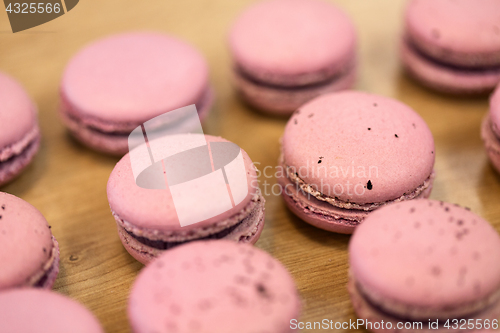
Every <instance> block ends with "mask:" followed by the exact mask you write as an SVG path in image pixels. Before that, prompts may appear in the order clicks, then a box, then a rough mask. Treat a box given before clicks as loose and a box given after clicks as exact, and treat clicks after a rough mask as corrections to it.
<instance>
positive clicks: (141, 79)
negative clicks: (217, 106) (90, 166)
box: [61, 32, 209, 131]
mask: <svg viewBox="0 0 500 333" xmlns="http://www.w3.org/2000/svg"><path fill="white" fill-rule="evenodd" d="M208 85H209V82H208V66H207V63H206V61H205V59H204V58H203V56H202V55H201V54H200V53H199V52H198V51H197V50H196V49H195V48H194V47H192V46H191V45H189V44H187V43H185V42H183V41H181V40H179V39H177V38H174V37H171V36H168V35H164V34H160V33H153V32H134V33H125V34H119V35H114V36H110V37H107V38H104V39H101V40H99V41H97V42H94V43H92V44H90V45H88V46H87V47H85V48H84V49H83V50H81V51H80V52H79V53H78V54H77V55H75V56H74V57H73V58H72V59H71V61H70V62H69V64H68V65H67V67H66V69H65V72H64V75H63V79H62V83H61V95H62V99H63V102H64V104H67V105H69V106H68V107H67V110H65V112H68V113H69V114H70V115H71V114H73V115H74V116H75V117H78V118H79V119H82V121H84V122H85V124H87V125H89V126H96V127H97V128H99V129H106V127H109V129H108V130H114V129H115V128H118V129H121V130H129V131H131V130H133V129H134V128H135V127H136V126H137V125H138V124H141V123H143V122H145V121H147V120H149V119H151V118H153V117H155V116H158V115H160V114H162V113H164V112H167V111H170V110H175V109H177V108H180V107H183V106H186V105H190V104H195V103H199V102H200V101H201V100H202V98H203V96H204V95H205V94H206V93H207V89H208Z"/></svg>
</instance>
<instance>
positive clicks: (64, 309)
mask: <svg viewBox="0 0 500 333" xmlns="http://www.w3.org/2000/svg"><path fill="white" fill-rule="evenodd" d="M0 313H1V315H0V332H2V333H13V332H15V333H34V332H36V333H68V332H71V333H104V330H103V329H102V327H101V325H100V324H99V322H98V321H97V319H96V318H95V316H94V315H93V314H92V313H90V311H89V310H87V309H86V308H85V307H83V306H82V305H81V304H79V303H77V302H76V301H74V300H72V299H70V298H68V297H66V296H63V295H60V294H58V293H56V292H52V291H48V290H39V289H32V288H25V289H15V290H8V291H4V292H0Z"/></svg>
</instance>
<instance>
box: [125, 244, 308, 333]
mask: <svg viewBox="0 0 500 333" xmlns="http://www.w3.org/2000/svg"><path fill="white" fill-rule="evenodd" d="M300 309H301V304H300V298H299V295H298V292H297V287H296V285H295V282H294V280H293V278H292V276H291V275H290V273H289V272H288V271H287V270H286V268H285V267H284V266H283V265H282V264H281V263H280V262H279V261H278V260H276V259H274V258H273V257H271V256H270V255H269V254H268V253H267V252H264V251H262V250H260V249H258V248H255V247H253V246H250V245H248V244H238V243H234V242H230V241H224V240H218V241H198V242H192V243H189V244H186V245H182V246H179V247H177V248H175V249H173V250H172V251H168V252H166V253H164V254H163V255H162V256H160V257H159V258H157V259H156V260H155V261H153V262H151V264H150V265H148V266H146V267H145V268H144V269H143V270H142V271H141V272H140V273H139V276H138V277H137V279H136V281H135V282H134V284H133V286H132V291H131V293H130V297H129V303H128V315H129V320H130V324H131V327H132V331H133V332H134V333H146V332H157V333H173V332H176V333H187V332H207V333H208V332H214V333H215V332H217V333H234V332H239V333H254V332H290V322H291V320H292V319H297V318H298V316H299V315H300Z"/></svg>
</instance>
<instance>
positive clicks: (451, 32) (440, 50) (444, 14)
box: [401, 0, 500, 94]
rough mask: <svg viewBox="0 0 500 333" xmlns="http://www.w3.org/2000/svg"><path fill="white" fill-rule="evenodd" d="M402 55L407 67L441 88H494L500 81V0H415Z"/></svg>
mask: <svg viewBox="0 0 500 333" xmlns="http://www.w3.org/2000/svg"><path fill="white" fill-rule="evenodd" d="M401 57H402V62H403V65H404V67H405V68H406V70H407V72H408V73H409V74H410V75H411V76H413V77H414V78H416V79H417V80H418V81H420V82H422V83H423V84H424V85H426V86H428V87H430V88H432V89H436V90H439V91H444V92H449V93H456V94H463V93H469V94H472V93H483V92H488V91H491V90H493V89H494V88H495V86H496V85H497V84H498V83H499V82H500V1H497V0H481V1H474V0H440V1H435V0H411V1H410V2H409V3H408V6H407V8H406V13H405V34H404V38H403V43H402V46H401Z"/></svg>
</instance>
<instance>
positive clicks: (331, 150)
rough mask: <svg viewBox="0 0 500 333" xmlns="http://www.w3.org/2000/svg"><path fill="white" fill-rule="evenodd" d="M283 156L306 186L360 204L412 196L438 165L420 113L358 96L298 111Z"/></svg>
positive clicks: (321, 100) (336, 97)
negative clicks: (434, 166)
mask: <svg viewBox="0 0 500 333" xmlns="http://www.w3.org/2000/svg"><path fill="white" fill-rule="evenodd" d="M282 152H283V156H284V163H285V164H286V165H288V166H290V167H293V168H295V172H297V173H298V176H299V177H300V178H301V179H302V180H303V181H304V182H305V183H306V184H309V185H311V186H315V187H316V188H317V189H318V190H319V191H320V192H322V193H323V194H324V195H327V196H331V197H336V198H338V199H340V200H342V201H344V202H353V203H357V204H366V203H380V202H386V201H390V200H394V199H397V198H399V197H402V196H403V195H405V194H408V193H411V192H413V191H414V190H415V189H416V188H417V187H418V186H420V185H422V184H423V183H424V181H425V180H427V179H428V178H429V176H430V175H431V173H432V169H433V165H434V139H433V137H432V134H431V132H430V130H429V128H428V127H427V124H426V123H425V122H424V120H423V119H422V118H421V117H420V116H419V115H418V114H417V113H416V112H415V111H413V110H412V109H410V108H409V107H408V106H406V105H404V104H402V103H400V102H398V101H396V100H393V99H389V98H386V97H382V96H377V95H371V94H366V93H362V92H355V91H345V92H339V93H333V94H327V95H323V96H320V97H318V98H316V99H314V100H312V101H310V102H309V103H307V104H305V105H304V106H302V107H301V108H299V109H298V111H297V112H296V113H295V114H294V115H293V116H292V117H291V119H290V120H289V121H288V123H287V125H286V128H285V132H284V135H283V138H282ZM325 172H326V173H325ZM370 187H371V189H370Z"/></svg>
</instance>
